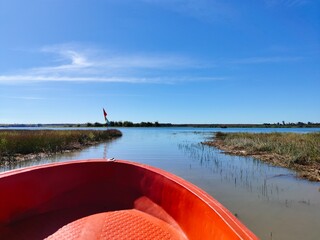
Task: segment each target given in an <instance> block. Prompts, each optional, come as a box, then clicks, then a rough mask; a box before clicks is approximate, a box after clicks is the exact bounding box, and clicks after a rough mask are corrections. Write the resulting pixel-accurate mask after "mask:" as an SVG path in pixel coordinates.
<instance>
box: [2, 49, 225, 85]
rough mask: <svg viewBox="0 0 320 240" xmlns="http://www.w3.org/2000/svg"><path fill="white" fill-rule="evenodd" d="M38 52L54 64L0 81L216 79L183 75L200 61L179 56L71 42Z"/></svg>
mask: <svg viewBox="0 0 320 240" xmlns="http://www.w3.org/2000/svg"><path fill="white" fill-rule="evenodd" d="M40 52H45V53H49V54H51V55H52V57H55V59H54V60H55V61H54V62H55V64H51V66H45V67H33V68H29V69H22V70H17V71H16V72H14V73H11V74H6V75H0V83H21V82H27V83H29V82H40V81H64V82H122V83H173V82H180V81H196V80H203V81H204V80H208V79H211V80H214V79H216V78H215V77H212V76H207V77H205V78H204V77H193V78H190V77H185V76H183V74H181V72H183V71H184V70H186V69H192V68H193V69H194V68H201V67H204V64H203V65H202V64H201V63H200V62H198V61H195V60H192V59H190V58H187V57H183V56H179V55H170V54H167V55H165V54H126V55H125V54H116V53H112V54H111V53H107V52H103V51H102V50H101V51H98V50H95V49H85V48H82V49H81V48H80V47H79V46H77V47H76V46H72V45H60V46H59V45H56V46H50V47H45V48H42V49H41V51H40ZM98 52H99V54H98ZM101 52H102V53H101ZM217 79H219V78H217Z"/></svg>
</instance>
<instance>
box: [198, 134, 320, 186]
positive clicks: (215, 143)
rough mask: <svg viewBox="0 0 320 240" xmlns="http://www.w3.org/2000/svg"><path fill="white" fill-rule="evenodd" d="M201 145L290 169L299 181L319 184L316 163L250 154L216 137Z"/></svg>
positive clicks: (257, 153)
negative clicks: (296, 161) (294, 172)
mask: <svg viewBox="0 0 320 240" xmlns="http://www.w3.org/2000/svg"><path fill="white" fill-rule="evenodd" d="M202 144H205V145H208V146H212V147H215V148H217V149H219V150H221V151H223V153H224V154H228V155H235V156H242V157H252V158H254V159H257V160H260V161H263V162H266V163H269V164H271V165H273V166H277V167H284V168H287V169H291V170H294V171H296V176H297V177H299V178H301V179H306V180H309V181H313V182H320V163H318V162H308V163H295V162H292V161H288V160H289V157H288V156H284V155H280V154H277V153H269V152H264V151H254V152H250V151H249V150H247V149H245V148H241V147H236V146H229V145H227V144H226V143H225V141H224V140H223V139H220V138H217V137H215V138H214V139H213V140H211V141H207V142H203V143H202ZM288 162H289V164H288Z"/></svg>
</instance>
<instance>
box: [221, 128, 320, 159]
mask: <svg viewBox="0 0 320 240" xmlns="http://www.w3.org/2000/svg"><path fill="white" fill-rule="evenodd" d="M216 139H217V140H222V141H223V145H225V146H228V147H231V148H233V149H236V150H244V151H246V152H247V153H248V154H257V153H270V154H278V155H281V156H284V157H285V159H286V161H287V163H288V164H292V163H297V164H302V165H304V164H310V163H312V162H314V161H315V162H318V163H320V132H314V133H306V134H299V133H277V132H273V133H222V132H218V133H216Z"/></svg>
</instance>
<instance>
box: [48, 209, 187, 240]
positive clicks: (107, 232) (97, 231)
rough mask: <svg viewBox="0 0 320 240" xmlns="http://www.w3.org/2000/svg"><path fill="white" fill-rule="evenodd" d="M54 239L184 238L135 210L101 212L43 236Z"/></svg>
mask: <svg viewBox="0 0 320 240" xmlns="http://www.w3.org/2000/svg"><path fill="white" fill-rule="evenodd" d="M46 239H48V240H54V239H59V240H60V239H68V240H70V239H71V240H72V239H143V240H147V239H150V240H151V239H152V240H155V239H171V240H175V239H186V238H185V236H184V234H183V233H182V232H181V231H179V230H178V229H177V228H175V227H174V226H172V225H171V224H169V223H167V222H166V221H163V220H161V219H159V218H157V217H154V216H152V215H150V214H148V213H145V212H142V211H139V210H137V209H128V210H119V211H110V212H103V213H98V214H93V215H89V216H87V217H83V218H80V219H78V220H76V221H73V222H71V223H69V224H67V225H65V226H63V227H61V228H60V229H58V230H57V231H56V232H55V233H53V234H52V235H50V236H49V237H47V238H46Z"/></svg>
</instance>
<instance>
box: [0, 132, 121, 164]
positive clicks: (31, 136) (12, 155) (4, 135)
mask: <svg viewBox="0 0 320 240" xmlns="http://www.w3.org/2000/svg"><path fill="white" fill-rule="evenodd" d="M121 135H122V133H121V132H120V131H119V130H114V129H113V130H106V131H89V130H36V131H29V130H21V131H20V130H8V131H0V163H3V162H6V161H14V160H17V158H21V157H20V156H21V155H28V154H29V155H30V154H33V155H34V154H40V153H45V154H52V153H57V152H62V151H66V150H74V149H81V148H82V147H83V146H88V145H93V144H95V143H98V142H102V141H106V140H110V139H113V138H116V137H120V136H121Z"/></svg>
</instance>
